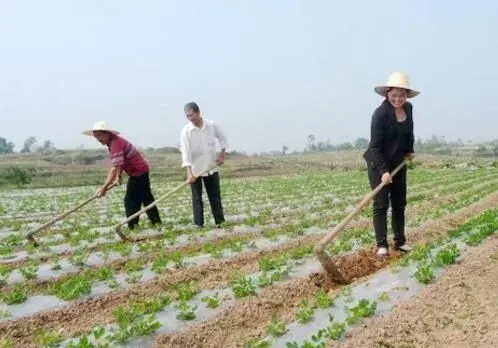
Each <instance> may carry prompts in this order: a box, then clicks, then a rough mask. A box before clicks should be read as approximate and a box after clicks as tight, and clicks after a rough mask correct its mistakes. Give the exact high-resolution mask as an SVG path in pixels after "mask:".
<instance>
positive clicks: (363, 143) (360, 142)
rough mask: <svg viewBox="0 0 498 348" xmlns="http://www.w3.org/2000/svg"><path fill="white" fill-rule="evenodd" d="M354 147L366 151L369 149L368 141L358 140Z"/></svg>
mask: <svg viewBox="0 0 498 348" xmlns="http://www.w3.org/2000/svg"><path fill="white" fill-rule="evenodd" d="M354 147H355V148H356V149H366V148H367V147H368V140H367V139H365V138H358V139H356V140H355V142H354Z"/></svg>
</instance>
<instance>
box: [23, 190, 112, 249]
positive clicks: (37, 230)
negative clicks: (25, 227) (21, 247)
mask: <svg viewBox="0 0 498 348" xmlns="http://www.w3.org/2000/svg"><path fill="white" fill-rule="evenodd" d="M114 186H117V184H116V183H114V184H112V185H111V186H109V189H108V190H110V189H111V188H113V187H114ZM98 197H99V196H98V195H97V194H96V195H94V196H93V197H90V198H88V199H87V200H86V201H84V202H81V203H80V204H78V205H77V206H76V207H74V208H72V209H71V210H69V211H67V212H65V213H63V214H61V215H59V216H57V217H55V218H54V219H52V220H50V221H48V222H46V223H44V224H43V225H42V226H40V227H37V228H36V229H34V230H33V231H31V232H29V233H28V234H27V235H26V237H25V238H26V239H27V240H28V241H30V242H31V243H33V245H34V246H35V247H37V246H38V242H37V241H36V239H35V237H33V236H34V235H35V233H38V232H40V231H41V230H43V229H45V228H47V227H49V226H52V225H53V224H55V223H56V222H57V221H59V220H61V219H63V218H65V217H66V216H68V215H69V214H71V213H74V212H75V211H76V210H78V209H81V208H83V207H84V206H85V205H87V204H88V203H90V202H91V201H93V200H95V199H97V198H98Z"/></svg>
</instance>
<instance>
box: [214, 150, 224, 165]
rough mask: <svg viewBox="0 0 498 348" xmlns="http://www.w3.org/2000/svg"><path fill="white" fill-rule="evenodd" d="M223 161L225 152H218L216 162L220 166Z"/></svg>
mask: <svg viewBox="0 0 498 348" xmlns="http://www.w3.org/2000/svg"><path fill="white" fill-rule="evenodd" d="M223 163H225V154H224V153H220V154H219V155H218V157H217V158H216V164H217V165H219V166H221V165H222V164H223Z"/></svg>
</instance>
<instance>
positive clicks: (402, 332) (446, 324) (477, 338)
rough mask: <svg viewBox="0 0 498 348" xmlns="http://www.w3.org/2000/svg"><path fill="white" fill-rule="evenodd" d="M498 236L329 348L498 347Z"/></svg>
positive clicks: (491, 238)
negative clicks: (418, 291)
mask: <svg viewBox="0 0 498 348" xmlns="http://www.w3.org/2000/svg"><path fill="white" fill-rule="evenodd" d="M497 291H498V236H493V237H490V238H489V239H488V240H487V241H485V243H484V244H483V245H481V246H479V247H476V248H475V249H470V250H469V251H468V252H467V253H466V254H464V256H463V259H462V262H461V263H460V264H456V265H453V266H450V267H449V268H448V269H447V270H446V271H445V273H444V274H443V275H442V276H441V278H438V279H436V280H435V282H434V283H432V284H429V285H428V286H426V287H425V288H424V289H422V291H421V292H420V293H419V294H418V295H417V296H415V297H413V298H412V299H410V300H408V301H405V302H402V303H400V304H399V305H398V306H397V307H396V308H395V310H394V311H393V312H392V313H391V314H389V315H386V316H382V317H374V318H371V319H368V320H366V321H365V322H364V324H362V325H360V326H358V327H355V328H354V329H353V330H352V331H351V332H349V333H348V334H347V339H346V341H345V342H341V343H338V342H332V343H331V344H330V345H329V347H334V348H335V347H434V348H436V347H437V348H439V347H452V348H453V347H479V348H481V347H482V348H487V347H489V348H491V347H498V296H497V294H498V292H497Z"/></svg>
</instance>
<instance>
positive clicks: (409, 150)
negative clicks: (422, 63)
mask: <svg viewBox="0 0 498 348" xmlns="http://www.w3.org/2000/svg"><path fill="white" fill-rule="evenodd" d="M374 90H375V92H376V93H377V94H379V95H381V96H382V97H384V100H383V101H382V103H381V105H380V106H378V107H377V108H376V109H375V111H374V113H373V116H372V120H371V135H370V143H369V146H368V149H367V151H366V152H365V154H364V155H363V157H364V158H365V160H366V162H367V166H368V178H369V181H370V186H371V188H372V190H373V189H374V188H375V187H376V186H378V185H379V184H380V183H381V182H384V183H385V184H386V186H385V187H384V188H383V189H382V190H381V191H380V192H379V193H378V194H377V196H376V197H374V199H373V224H374V229H375V238H376V242H377V254H378V255H381V256H383V255H386V254H387V253H388V243H387V210H388V208H389V200H390V201H391V210H392V229H393V232H394V247H395V249H396V250H399V251H403V252H408V251H410V250H411V247H410V246H409V245H408V244H407V243H406V237H405V206H406V172H407V168H406V166H403V168H402V169H401V170H400V171H399V172H398V173H397V174H396V175H395V176H394V177H391V174H390V173H391V171H392V170H393V169H394V168H395V167H397V166H398V165H399V164H400V163H401V162H402V161H403V160H404V159H405V158H408V159H412V158H413V157H414V156H415V154H414V150H413V143H414V135H413V118H412V112H413V106H412V104H411V103H410V102H408V101H407V99H408V98H413V97H415V96H417V95H418V94H419V93H420V92H418V91H415V90H413V89H412V88H410V83H409V78H408V77H407V76H405V75H403V74H401V73H399V72H394V73H392V74H391V75H390V76H389V79H388V81H387V83H386V84H385V85H381V86H377V87H375V88H374Z"/></svg>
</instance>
